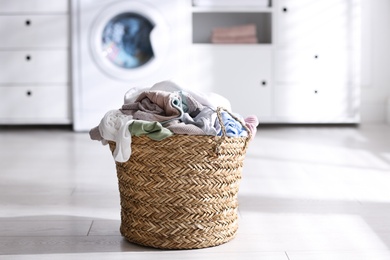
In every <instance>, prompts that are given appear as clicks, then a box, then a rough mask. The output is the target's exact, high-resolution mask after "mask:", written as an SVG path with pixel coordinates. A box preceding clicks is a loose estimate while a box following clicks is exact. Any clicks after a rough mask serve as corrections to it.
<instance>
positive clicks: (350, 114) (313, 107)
mask: <svg viewBox="0 0 390 260" xmlns="http://www.w3.org/2000/svg"><path fill="white" fill-rule="evenodd" d="M349 90H350V88H349V87H345V86H343V85H338V86H336V87H329V86H328V85H325V84H323V85H320V84H319V85H316V86H302V85H300V84H296V85H289V86H288V87H286V86H277V87H276V88H275V115H276V116H277V117H282V118H289V119H290V120H291V121H295V122H314V123H315V122H342V121H346V120H349V119H351V118H355V114H354V113H355V112H356V111H353V108H352V107H351V104H352V100H351V99H352V98H353V96H352V95H351V94H352V93H351V92H350V91H349Z"/></svg>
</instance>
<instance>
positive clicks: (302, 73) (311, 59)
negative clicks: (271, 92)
mask: <svg viewBox="0 0 390 260" xmlns="http://www.w3.org/2000/svg"><path fill="white" fill-rule="evenodd" d="M350 58H351V51H350V50H346V49H332V48H329V49H328V50H326V51H324V50H318V49H309V50H303V51H297V50H289V49H284V50H283V49H279V50H277V51H275V80H276V81H277V82H291V83H293V82H311V83H314V84H316V83H318V82H324V81H326V82H328V83H329V84H332V83H337V84H338V83H348V82H350V80H351V79H350V78H351V72H350V71H349V68H350V63H351V61H350Z"/></svg>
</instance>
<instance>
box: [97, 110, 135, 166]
mask: <svg viewBox="0 0 390 260" xmlns="http://www.w3.org/2000/svg"><path fill="white" fill-rule="evenodd" d="M132 119H133V117H132V116H130V115H125V114H123V113H122V112H121V111H119V110H110V111H108V112H107V113H106V114H105V115H104V117H103V118H102V120H101V121H100V124H99V132H100V135H101V136H102V137H103V140H102V143H103V144H107V141H114V142H115V144H116V147H115V150H114V152H113V157H114V159H115V161H117V162H126V161H128V160H129V159H130V155H131V133H130V131H129V125H130V124H131V123H132V122H133V121H134V120H132Z"/></svg>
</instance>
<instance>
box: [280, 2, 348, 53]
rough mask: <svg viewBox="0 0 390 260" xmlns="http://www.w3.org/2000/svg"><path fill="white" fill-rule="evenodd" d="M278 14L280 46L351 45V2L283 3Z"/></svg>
mask: <svg viewBox="0 0 390 260" xmlns="http://www.w3.org/2000/svg"><path fill="white" fill-rule="evenodd" d="M276 12H277V15H278V22H277V28H276V34H277V44H278V46H280V47H294V46H296V47H307V46H313V45H315V46H330V45H337V46H344V47H346V46H349V45H350V42H349V37H350V30H351V28H350V27H351V24H350V19H351V17H350V16H351V12H352V11H351V1H349V0H316V1H312V0H294V1H291V0H280V1H279V5H278V7H277V10H276Z"/></svg>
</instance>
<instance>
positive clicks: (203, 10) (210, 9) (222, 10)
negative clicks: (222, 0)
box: [192, 6, 273, 13]
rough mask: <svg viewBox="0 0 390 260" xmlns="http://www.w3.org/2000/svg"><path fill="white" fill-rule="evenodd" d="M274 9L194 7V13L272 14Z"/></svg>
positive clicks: (258, 7) (255, 7) (257, 7)
mask: <svg viewBox="0 0 390 260" xmlns="http://www.w3.org/2000/svg"><path fill="white" fill-rule="evenodd" d="M272 11H273V9H272V7H261V6H193V7H192V12H193V13H207V12H214V13H226V12H235V13H238V12H245V13H271V12H272Z"/></svg>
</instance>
